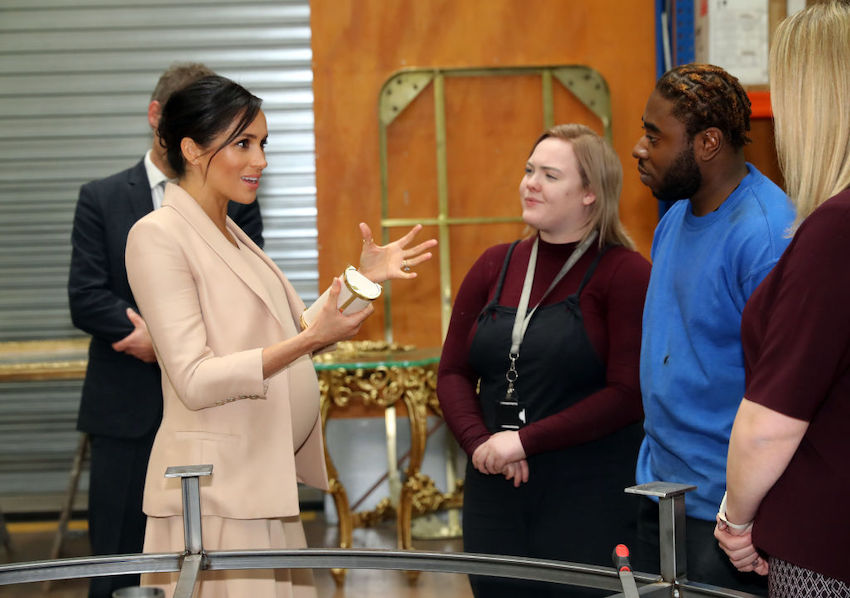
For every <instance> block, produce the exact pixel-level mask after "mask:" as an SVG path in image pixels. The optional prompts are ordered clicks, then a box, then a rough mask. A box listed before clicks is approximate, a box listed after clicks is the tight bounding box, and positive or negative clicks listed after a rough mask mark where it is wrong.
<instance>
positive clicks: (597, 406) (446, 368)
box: [437, 238, 650, 456]
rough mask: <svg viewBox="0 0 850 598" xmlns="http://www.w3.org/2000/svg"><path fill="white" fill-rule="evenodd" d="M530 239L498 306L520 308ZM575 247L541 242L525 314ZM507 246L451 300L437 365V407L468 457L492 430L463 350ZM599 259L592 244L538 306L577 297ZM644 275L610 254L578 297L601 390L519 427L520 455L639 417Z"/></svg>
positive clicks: (495, 250) (619, 251)
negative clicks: (602, 377) (602, 374)
mask: <svg viewBox="0 0 850 598" xmlns="http://www.w3.org/2000/svg"><path fill="white" fill-rule="evenodd" d="M533 241H534V239H533V238H531V239H525V240H523V241H522V242H520V243H519V244H518V245H517V246H516V248H515V250H514V253H513V255H512V256H511V261H510V264H509V266H508V271H507V274H506V277H505V282H504V287H503V288H502V293H501V297H500V299H499V304H500V305H503V306H506V307H516V306H517V304H518V303H519V296H520V293H521V292H522V285H523V281H524V279H525V273H526V268H527V266H528V260H529V256H530V254H531V246H532V244H533ZM575 245H576V244H575V243H567V244H560V245H559V244H551V243H546V242H544V241H543V240H542V239H541V240H540V243H539V247H538V255H537V266H536V268H535V273H534V284H533V286H532V291H531V298H530V301H529V309H530V308H531V307H533V306H535V305H537V303H538V302H539V301H540V297H541V296H542V295H543V293H544V292H545V291H546V289H547V288H548V287H549V284H550V283H551V282H552V280H553V279H554V278H555V275H556V274H557V272H558V271H559V270H560V269H561V266H563V264H564V262H565V261H566V259H567V258H568V257H569V255H570V254H571V253H572V251H573V249H574V248H575ZM508 247H509V245H507V244H505V245H497V246H494V247H491V248H490V249H488V250H487V251H485V252H484V254H483V255H481V257H480V258H478V260H477V261H476V262H475V264H474V265H473V266H472V268H471V269H470V271H469V273H467V275H466V278H465V279H464V281H463V283H462V284H461V287H460V289H459V290H458V294H457V297H456V299H455V303H454V307H453V309H452V317H451V321H450V324H449V330H448V334H447V336H446V340H445V342H444V344H443V352H442V357H441V359H440V367H439V373H438V379H437V395H438V397H439V400H440V406H441V408H442V410H443V415H444V417H445V420H446V422H447V423H448V425H449V428H450V429H451V430H452V433H453V434H454V435H455V438H457V439H458V441H459V442H460V445H461V446H462V447H463V449H464V451H466V453H467V454H468V455H470V456H471V455H472V453H473V452H474V451H475V449H476V448H477V447H478V446H479V445H480V444H482V443H483V442H484V441H486V440H487V439H488V438H489V437H490V432H489V431H488V430H487V427H486V426H485V424H484V419H483V416H482V414H481V408H480V405H479V401H478V396H477V393H476V386H477V383H478V375H477V374H476V372H475V371H474V370H473V369H472V367H471V366H470V363H469V347H470V343H471V342H472V339H473V337H474V335H475V332H476V328H477V325H476V323H477V318H478V315H479V313H480V312H481V310H482V309H483V308H484V307H485V306H486V305H487V303H488V302H489V301H490V300H491V299H492V298H493V295H494V293H495V290H496V285H497V282H498V278H499V272H500V270H501V268H502V264H503V263H504V259H505V256H506V254H507V250H508ZM597 253H598V248H597V246H596V244H594V245H593V246H592V247H591V248H590V249H589V250H588V251H587V253H585V254H584V256H582V258H581V259H580V260H579V261H578V262H577V263H576V265H575V266H574V267H573V268H572V269H571V270H570V271H569V272H568V273H567V275H566V276H565V277H564V278H563V279H562V280H561V281H560V282H559V283H558V285H557V286H556V287H555V289H553V291H552V292H551V293H550V294H549V296H548V297H546V300H545V301H544V305H551V304H553V303H558V302H559V301H563V300H564V299H566V298H567V297H568V296H569V295H571V294H573V293H575V292H576V291H577V290H578V287H579V285H580V284H581V280H582V278H583V277H584V274H585V272H586V270H587V268H588V267H589V266H590V263H591V262H592V261H593V259H594V257H595V256H596V255H597ZM649 270H650V266H649V262H647V261H646V259H644V258H643V257H642V256H641V255H640V254H639V253H637V252H635V251H631V250H628V249H625V248H623V247H612V248H610V249H609V250H608V251H607V252H606V254H605V255H604V256H603V257H602V259H601V260H600V262H599V265H598V266H597V268H596V272H595V273H594V274H593V276H592V278H591V279H590V281H589V282H588V283H587V286H585V288H584V290H583V291H582V294H581V297H580V300H579V306H580V308H581V312H582V316H583V319H584V325H585V329H586V331H587V335H588V338H589V339H590V342H591V344H592V345H593V347H594V349H595V350H596V353H597V356H598V357H599V359H600V360H601V361H602V362H603V363H604V364H605V367H606V385H605V387H604V388H602V389H601V390H599V391H598V392H595V393H592V394H590V395H588V396H587V397H585V398H584V399H582V400H581V401H579V402H577V403H575V404H573V405H571V406H569V407H567V408H565V409H563V410H562V411H560V412H558V413H555V414H553V415H551V416H549V417H546V418H544V419H541V420H539V421H536V422H532V423H530V424H528V425H527V426H524V427H523V428H521V429H520V431H519V437H520V441H521V442H522V446H523V448H524V449H525V453H526V455H528V456H531V455H534V454H537V453H542V452H546V451H553V450H557V449H561V448H566V447H568V446H574V445H577V444H581V443H584V442H589V441H591V440H596V439H598V438H602V437H604V436H606V435H608V434H610V433H612V432H614V431H616V430H618V429H620V428H622V427H624V426H626V425H628V424H631V423H633V422H636V421H638V420H640V418H641V417H643V409H642V406H641V396H640V381H639V359H640V338H641V319H642V315H643V302H644V297H645V296H646V288H647V285H648V284H649ZM552 334H557V331H556V330H553V331H552ZM553 375H557V372H553Z"/></svg>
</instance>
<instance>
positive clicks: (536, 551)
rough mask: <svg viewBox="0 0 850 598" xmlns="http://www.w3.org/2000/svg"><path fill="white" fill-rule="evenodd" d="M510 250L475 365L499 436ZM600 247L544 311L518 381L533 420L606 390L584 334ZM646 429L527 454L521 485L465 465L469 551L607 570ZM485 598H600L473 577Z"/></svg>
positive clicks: (473, 352) (620, 539) (629, 531)
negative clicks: (585, 301) (584, 297)
mask: <svg viewBox="0 0 850 598" xmlns="http://www.w3.org/2000/svg"><path fill="white" fill-rule="evenodd" d="M515 245H516V243H514V244H513V245H512V246H511V248H510V249H509V250H508V254H507V256H506V257H505V262H504V265H503V266H502V271H501V273H500V275H499V279H498V283H497V287H496V291H495V294H494V296H493V299H492V301H490V303H488V304H487V306H486V307H485V308H484V309H483V310H482V311H481V314H480V316H479V319H478V327H477V330H476V332H475V335H474V337H473V340H472V343H471V345H470V355H469V361H470V364H471V365H472V367H473V368H474V370H475V371H476V373H477V374H478V375H479V377H480V387H479V400H480V402H481V409H482V412H483V415H484V421H485V424H486V425H487V428H488V430H489V431H490V432H491V433H496V432H499V431H500V428H499V426H498V423H497V420H496V414H497V409H496V406H497V404H498V403H499V402H500V401H502V400H504V398H505V392H506V390H507V380H506V379H505V373H506V372H507V371H508V366H509V358H508V352H509V351H510V347H511V332H512V330H513V324H514V318H515V316H516V311H517V310H516V308H514V307H505V306H503V305H499V297H500V296H501V292H502V287H503V285H504V280H505V275H506V272H507V269H508V264H509V262H510V258H511V253H512V252H513V249H514V246H515ZM604 253H605V249H602V250H601V251H600V252H599V254H598V255H597V256H596V257H595V258H594V259H593V261H592V263H591V264H590V266H589V267H588V269H587V271H586V273H585V275H584V277H583V279H582V281H581V284H580V285H579V287H578V289H577V290H576V292H575V293H573V294H571V295H570V296H569V297H567V298H566V299H564V300H563V301H560V302H558V303H555V304H552V305H545V306H541V307H539V308H538V309H537V310H536V312H535V313H534V316H533V317H532V318H531V321H530V322H529V325H528V328H527V330H526V334H525V337H524V339H523V343H522V346H521V348H520V354H519V359H518V360H517V361H518V363H517V371H518V374H519V377H518V379H517V382H516V388H517V396H518V398H519V402H520V405H521V407H524V408H525V409H526V413H527V422H528V423H532V422H535V421H539V420H541V419H543V418H545V417H547V416H550V415H553V414H555V413H557V412H559V411H561V410H563V409H565V408H567V407H569V406H570V405H573V404H574V403H577V402H578V401H581V400H582V399H584V398H586V397H587V396H589V395H591V394H593V393H595V392H597V391H599V390H600V389H602V388H604V387H605V384H606V367H605V364H604V363H603V361H602V359H601V358H600V357H599V356H598V355H597V353H596V350H595V348H594V347H593V345H592V343H591V342H590V338H589V337H588V335H587V331H586V330H585V327H584V322H583V319H582V314H581V308H580V307H579V299H580V297H581V293H582V291H583V290H584V288H585V286H586V285H587V283H588V282H589V281H590V279H591V278H592V276H593V273H594V272H595V270H596V267H597V265H598V264H599V261H600V259H601V258H602V256H603V255H604ZM642 435H643V429H642V426H641V424H640V423H635V424H631V425H629V426H626V427H624V428H622V429H620V430H617V431H615V432H613V433H612V434H609V435H606V436H603V437H601V438H599V439H597V440H593V441H590V442H585V443H582V444H576V445H572V446H567V447H565V448H562V449H558V450H554V451H549V452H545V453H540V454H536V455H532V456H530V457H528V459H527V461H528V468H529V480H528V482H527V483H525V484H522V485H521V486H520V487H519V488H514V486H513V482H511V481H507V480H505V479H504V477H503V476H501V475H486V474H482V473H480V472H479V471H477V470H476V469H475V468H474V467H473V466H472V461H471V459H470V460H469V462H468V463H467V468H466V476H465V486H464V505H463V533H464V550H466V551H468V552H482V553H488V554H503V555H517V556H531V557H536V558H547V559H558V560H565V561H573V562H580V563H594V564H598V565H605V566H609V567H610V566H611V551H612V550H613V548H614V546H615V545H616V544H618V543H626V544H630V543H631V541H632V538H633V534H634V532H633V527H634V512H635V508H634V505H633V504H632V502H630V499H633V498H634V497H632V496H630V495H626V494H624V493H623V488H625V487H626V486H631V485H633V484H634V471H635V461H636V458H637V453H638V449H639V447H640V441H641V438H642ZM470 582H471V583H472V587H473V594H474V595H475V596H476V597H479V598H485V597H486V598H491V597H503V596H504V597H511V598H513V597H514V596H525V597H532V596H534V597H540V596H579V595H580V596H588V595H594V596H596V595H604V593H602V594H600V593H599V592H596V593H594V592H593V591H589V590H578V589H577V588H570V587H569V586H557V585H552V584H534V583H528V582H523V581H518V580H505V579H497V578H488V577H481V576H471V577H470Z"/></svg>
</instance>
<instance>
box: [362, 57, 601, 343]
mask: <svg viewBox="0 0 850 598" xmlns="http://www.w3.org/2000/svg"><path fill="white" fill-rule="evenodd" d="M528 75H539V76H540V81H541V88H542V96H543V128H544V129H548V128H549V127H552V126H553V125H554V124H555V122H554V94H553V87H552V80H553V79H554V80H556V81H558V82H559V83H560V84H561V85H562V86H563V87H564V88H566V89H567V90H568V91H570V92H571V93H572V94H573V95H574V96H575V97H576V99H578V100H579V101H580V102H581V103H582V104H584V105H585V106H586V107H587V108H588V109H589V110H590V111H591V112H593V113H594V114H595V115H596V116H597V117H599V119H600V120H601V121H602V125H603V127H604V132H605V137H606V138H607V139H608V141H611V139H612V134H611V95H610V93H609V91H608V84H607V83H606V82H605V79H604V78H603V77H602V75H600V74H599V72H597V71H595V70H594V69H592V68H590V67H588V66H583V65H565V66H527V67H481V68H409V69H403V70H400V71H397V72H396V73H394V74H393V75H391V76H390V77H389V79H387V80H386V82H385V83H384V84H383V86H382V87H381V92H380V94H379V97H378V123H379V151H380V168H381V237H382V239H383V243H388V242H389V239H390V229H391V228H397V227H409V226H412V225H414V224H422V225H436V226H437V227H438V240H439V246H438V249H439V256H440V257H439V259H440V297H441V321H442V334H443V336H444V337H445V334H446V330H447V328H448V325H449V317H450V315H451V306H452V296H451V295H452V289H451V261H450V258H451V248H450V247H449V227H450V226H451V225H453V224H495V223H504V222H520V221H521V219H520V218H489V217H480V218H451V217H450V216H449V213H448V206H449V192H448V176H447V156H446V111H445V110H446V102H445V79H446V77H493V76H499V77H506V76H528ZM429 85H430V86H431V88H432V90H433V94H434V128H435V132H436V152H437V194H438V198H437V199H438V202H437V205H438V214H437V216H436V217H434V218H424V219H422V218H390V217H389V197H388V193H389V191H388V182H387V178H388V158H387V130H388V128H389V126H390V125H391V124H392V123H393V121H394V120H395V119H396V117H397V116H398V115H399V114H401V113H402V112H404V110H405V108H407V107H408V106H409V105H410V104H411V103H412V102H413V101H414V100H415V99H416V98H417V97H418V96H419V94H421V93H422V92H423V91H424V90H425V89H426V88H427V87H428V86H429ZM384 297H385V300H384V316H385V318H384V323H385V329H384V333H385V337H386V340H387V341H389V342H392V340H393V334H392V295H391V290H390V286H389V285H388V284H387V285H385V288H384Z"/></svg>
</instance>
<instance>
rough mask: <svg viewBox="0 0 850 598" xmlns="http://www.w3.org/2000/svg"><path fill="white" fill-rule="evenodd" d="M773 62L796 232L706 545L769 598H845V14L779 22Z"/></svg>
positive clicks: (849, 238) (774, 285) (763, 320)
mask: <svg viewBox="0 0 850 598" xmlns="http://www.w3.org/2000/svg"><path fill="white" fill-rule="evenodd" d="M770 64H771V66H770V83H771V101H772V103H773V112H774V117H775V121H776V146H777V150H778V154H779V160H780V165H781V166H782V170H783V172H784V175H785V179H786V182H787V187H788V195H789V196H790V197H791V199H792V200H793V201H794V202H795V206H796V210H797V219H796V226H797V229H796V232H795V234H794V238H793V240H792V241H791V244H790V245H789V246H788V249H787V250H786V251H785V253H784V254H783V256H782V258H781V259H780V261H779V262H778V264H777V265H776V267H775V268H774V269H773V271H772V272H771V273H770V274H769V275H768V276H767V278H765V280H764V281H763V282H762V283H761V285H760V286H759V287H758V289H756V291H755V292H754V293H753V295H752V297H751V298H750V300H749V302H748V303H747V306H746V308H745V310H744V313H743V319H742V324H741V331H742V339H743V347H744V356H745V363H746V368H747V384H746V393H745V398H744V400H743V401H742V403H741V406H740V408H739V410H738V415H737V417H736V419H735V424H734V427H733V429H732V437H731V441H730V446H729V460H728V465H727V496H726V498H725V500H724V503H723V504H722V505H721V508H720V512H719V513H718V518H717V519H718V524H717V528H716V530H715V536H716V537H717V539H718V540H719V542H720V546H721V547H722V548H723V550H724V551H725V552H726V553H727V554H728V555H729V558H730V560H731V561H732V564H734V565H735V566H736V567H737V568H738V569H739V570H741V571H753V570H754V571H756V572H758V573H761V574H762V575H764V574H767V575H768V586H769V594H770V595H771V596H775V597H785V596H802V597H807V596H848V595H850V558H848V549H847V541H848V539H850V468H848V466H847V456H848V455H850V434H848V424H850V309H848V305H850V276H848V275H847V259H848V256H850V100H848V98H850V3H847V2H829V3H823V4H817V5H813V6H811V7H809V8H806V9H805V10H803V11H801V12H799V13H797V14H795V15H792V16H791V17H789V18H787V19H786V20H785V21H783V23H782V24H781V25H780V26H779V28H778V30H777V32H776V34H775V37H774V47H773V49H772V51H771V57H770Z"/></svg>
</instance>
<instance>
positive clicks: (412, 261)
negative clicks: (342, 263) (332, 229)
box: [358, 222, 437, 283]
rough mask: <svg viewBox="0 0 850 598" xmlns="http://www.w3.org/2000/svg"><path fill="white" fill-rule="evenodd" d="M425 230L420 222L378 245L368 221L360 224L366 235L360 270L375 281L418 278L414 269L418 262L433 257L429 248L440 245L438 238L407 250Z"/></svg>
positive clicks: (364, 236) (361, 232)
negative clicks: (402, 234) (405, 232)
mask: <svg viewBox="0 0 850 598" xmlns="http://www.w3.org/2000/svg"><path fill="white" fill-rule="evenodd" d="M420 230H422V225H421V224H417V225H416V226H414V227H413V228H412V229H410V231H408V233H407V234H406V235H404V236H403V237H401V238H400V239H397V240H395V241H393V242H392V243H388V244H386V245H378V244H376V243H375V240H374V239H373V238H372V230H371V229H370V228H369V225H367V224H366V223H365V222H361V223H360V234H361V235H362V236H363V250H362V251H361V252H360V267H359V268H358V270H359V271H360V273H361V274H362V275H363V276H365V277H366V278H368V279H369V280H371V281H372V282H377V283H381V282H384V281H385V280H391V279H394V278H408V279H409V278H416V272H415V271H414V270H413V269H414V268H415V267H416V266H418V265H419V264H422V263H423V262H427V261H428V260H430V259H431V252H430V251H428V250H429V249H431V248H432V247H435V246H436V245H437V240H436V239H428V240H427V241H424V242H422V243H420V244H419V245H417V246H416V247H412V248H410V249H407V246H408V245H409V244H410V243H411V242H412V241H413V238H414V237H415V236H416V235H417V234H418V233H419V231H420Z"/></svg>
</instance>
